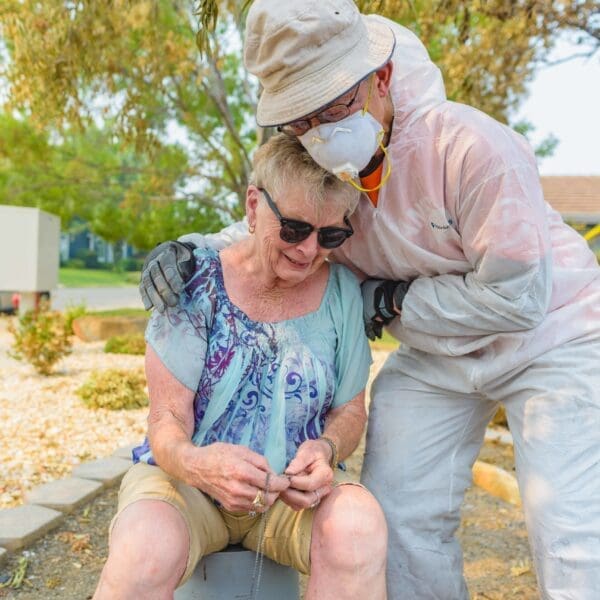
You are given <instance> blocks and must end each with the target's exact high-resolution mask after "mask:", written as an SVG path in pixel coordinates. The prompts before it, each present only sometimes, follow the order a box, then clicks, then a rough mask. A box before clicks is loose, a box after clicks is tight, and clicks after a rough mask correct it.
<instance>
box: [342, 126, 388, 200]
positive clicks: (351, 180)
mask: <svg viewBox="0 0 600 600" xmlns="http://www.w3.org/2000/svg"><path fill="white" fill-rule="evenodd" d="M384 135H385V132H384V131H383V129H382V130H381V133H380V136H379V147H380V148H381V150H382V151H383V158H384V160H386V162H387V169H386V170H385V174H384V176H383V177H382V178H381V181H380V182H379V183H378V184H377V185H376V186H375V187H374V188H365V187H362V186H361V185H359V184H358V183H356V181H354V179H349V180H348V183H349V184H350V185H351V186H352V187H353V188H355V189H357V190H358V191H359V192H365V193H369V192H376V191H377V190H378V189H380V188H381V187H383V186H384V185H385V183H386V182H387V180H388V179H389V178H390V175H391V174H392V161H391V160H390V156H389V154H388V151H387V149H386V147H385V146H384V145H383V144H382V139H383V136H384Z"/></svg>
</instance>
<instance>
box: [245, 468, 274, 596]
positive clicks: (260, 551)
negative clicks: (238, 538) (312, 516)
mask: <svg viewBox="0 0 600 600" xmlns="http://www.w3.org/2000/svg"><path fill="white" fill-rule="evenodd" d="M270 478H271V474H270V473H267V480H266V482H265V499H266V498H267V497H268V495H269V483H270ZM268 514H269V509H267V510H265V512H263V513H262V514H261V515H260V524H259V530H258V547H257V548H256V557H255V558H254V569H253V570H252V587H251V588H250V596H249V597H250V599H251V600H258V592H259V589H260V580H261V577H262V571H263V563H264V558H265V553H264V545H265V531H266V529H267V521H268Z"/></svg>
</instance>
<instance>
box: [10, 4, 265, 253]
mask: <svg viewBox="0 0 600 600" xmlns="http://www.w3.org/2000/svg"><path fill="white" fill-rule="evenodd" d="M220 4H221V6H220V7H221V16H222V19H223V20H222V22H221V23H220V24H218V26H217V31H216V32H214V31H210V32H208V37H209V39H210V45H211V52H210V54H209V55H207V56H205V57H204V59H202V58H201V57H200V55H199V53H198V49H197V47H196V43H195V33H194V25H193V22H194V16H193V1H190V0H128V2H126V3H125V2H122V1H117V2H82V3H76V4H73V3H67V4H65V3H56V2H42V3H35V4H34V5H32V4H30V3H20V2H17V1H15V2H10V3H9V4H8V6H7V8H6V9H5V10H4V11H1V10H0V28H1V30H2V33H3V35H4V37H5V39H6V40H7V51H8V58H9V61H8V65H7V67H6V68H5V69H4V71H5V75H6V78H7V80H8V82H9V85H10V98H9V105H8V107H9V109H11V110H12V109H16V110H18V111H20V112H22V113H23V114H28V115H30V118H31V119H32V120H35V122H36V123H37V124H39V125H41V126H42V127H48V126H49V127H51V128H55V129H57V130H58V131H60V134H61V135H62V136H68V135H69V133H70V132H72V131H75V130H77V131H89V130H90V129H92V128H93V127H94V126H98V125H99V124H101V125H102V126H103V130H104V132H105V134H106V140H107V142H111V141H112V140H115V143H116V144H117V145H118V146H120V148H121V150H124V149H125V148H130V149H131V152H130V155H129V159H128V160H127V161H125V162H123V161H120V162H121V165H122V168H121V169H120V170H115V169H101V170H99V176H100V177H102V178H103V179H105V180H106V182H107V183H106V184H105V185H99V186H98V187H96V188H95V190H96V191H97V194H98V196H102V195H104V194H106V193H107V192H108V193H109V194H110V192H111V191H112V190H111V187H112V184H113V183H115V182H116V183H119V182H118V178H119V175H121V176H123V177H125V178H127V177H130V176H131V175H132V174H135V173H139V172H140V171H144V172H145V173H146V175H145V176H144V177H142V178H140V179H139V180H136V181H135V183H134V184H133V185H131V186H129V187H128V188H127V194H126V195H125V197H124V198H122V202H123V205H117V206H116V207H115V205H114V204H110V205H109V206H108V208H107V203H106V202H104V201H103V200H102V199H100V201H99V202H98V203H96V204H97V207H96V208H95V209H94V210H93V219H92V220H93V222H94V226H93V231H94V232H96V233H98V234H99V235H101V236H102V237H104V238H105V239H108V240H110V239H111V238H110V237H108V236H109V235H116V234H117V232H119V230H120V229H122V227H123V224H127V223H134V221H135V219H134V218H132V215H131V214H129V210H130V209H133V210H134V211H135V214H136V216H138V217H141V216H144V214H145V212H146V211H145V210H142V209H143V208H144V207H145V208H148V206H149V205H150V206H152V208H153V209H154V208H155V206H154V205H157V206H160V208H161V209H162V212H163V214H162V215H161V218H160V219H156V220H153V219H151V220H150V221H151V222H152V224H155V222H156V221H160V220H161V219H162V218H163V217H164V216H165V215H166V216H169V217H171V216H174V218H176V219H177V218H182V216H183V218H185V219H188V220H192V219H194V221H195V222H197V221H198V216H201V215H202V216H203V217H204V222H203V224H204V225H205V227H204V228H199V227H198V226H197V225H196V226H194V229H195V230H199V231H200V230H201V231H207V230H211V229H207V228H208V227H213V226H214V224H215V222H216V221H217V220H218V219H220V218H223V217H225V218H236V217H238V216H239V215H240V212H241V208H242V206H243V200H244V195H245V187H246V182H247V178H248V174H249V171H250V158H249V153H250V151H251V150H252V148H253V146H254V144H255V141H256V131H255V125H254V119H253V114H254V109H255V94H256V86H255V85H254V84H252V83H250V82H249V80H248V77H247V74H246V73H245V72H244V70H243V67H242V65H241V53H240V49H241V35H242V31H243V16H241V15H240V14H239V11H238V9H237V6H236V5H237V3H236V2H226V3H225V2H223V3H220ZM214 25H215V23H214V21H211V26H214ZM91 40H93V43H91ZM174 137H176V138H177V139H178V140H180V141H179V142H178V143H175V142H173V141H172V140H173V138H174ZM88 149H89V148H88ZM98 149H103V150H105V152H106V156H105V158H106V162H109V159H110V154H111V151H110V143H109V144H103V145H100V146H98ZM89 150H91V152H92V156H95V155H96V154H97V153H98V150H97V149H96V150H95V149H93V148H91V149H89ZM112 154H113V157H114V160H115V162H119V160H118V158H126V157H125V156H124V154H123V152H121V154H120V155H119V154H117V155H116V156H115V155H114V152H113V153H112ZM75 156H79V157H81V156H87V154H85V153H82V152H79V153H76V154H75ZM140 159H141V160H140ZM82 162H83V161H82ZM90 162H91V163H93V162H95V161H85V163H84V164H83V165H82V164H81V163H80V164H79V165H78V166H79V167H81V168H83V169H85V167H86V164H89V163H90ZM90 166H91V165H90ZM191 183H193V186H192V185H189V184H191ZM192 190H193V191H192ZM174 192H177V193H174ZM88 204H89V203H88ZM169 204H178V206H177V207H176V209H174V208H169V207H168V205H169ZM161 205H164V206H161ZM91 206H92V205H91V204H90V208H91ZM123 209H124V210H123ZM173 213H174V214H173ZM203 213H204V214H203ZM86 218H87V217H86ZM101 224H104V226H105V227H104V229H105V231H104V233H102V232H101V229H102V226H101ZM145 225H146V226H147V225H148V223H145ZM220 225H222V223H220ZM179 231H181V229H179ZM142 234H143V232H142V231H138V233H137V237H138V238H142V239H143V240H144V243H147V241H146V237H144V236H143V235H142ZM121 236H122V232H121ZM165 237H169V236H165V235H164V233H162V232H161V233H160V235H158V236H156V235H155V236H154V237H153V241H154V242H155V243H156V241H159V240H162V239H164V238H165ZM156 238H158V239H156ZM123 239H125V238H123ZM127 239H129V238H127ZM135 245H136V246H137V247H139V248H149V247H151V246H142V245H140V243H139V242H137V243H135Z"/></svg>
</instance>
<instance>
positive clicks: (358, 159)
mask: <svg viewBox="0 0 600 600" xmlns="http://www.w3.org/2000/svg"><path fill="white" fill-rule="evenodd" d="M383 136H384V131H383V127H382V126H381V124H380V123H379V121H377V120H376V119H375V118H374V117H373V115H371V113H369V112H366V111H362V110H360V111H358V112H355V113H354V114H352V115H349V116H348V117H346V118H345V119H342V120H341V121H336V122H335V123H321V124H320V125H317V127H313V128H312V129H309V130H308V131H307V132H306V133H305V134H303V135H301V136H300V137H299V138H298V139H299V140H300V142H301V143H302V145H303V146H304V147H305V148H306V150H307V151H308V153H309V154H310V155H311V156H312V158H313V159H314V161H315V162H316V163H317V164H318V165H320V166H321V167H323V168H324V169H326V170H327V171H329V172H330V173H333V174H334V175H337V177H339V178H340V179H341V180H342V181H349V180H351V179H356V178H357V177H358V174H359V173H360V171H362V170H363V169H364V168H365V167H366V166H367V165H368V164H369V161H370V160H371V158H372V157H373V155H374V154H375V152H376V151H377V148H378V146H379V145H380V144H381V140H382V139H383Z"/></svg>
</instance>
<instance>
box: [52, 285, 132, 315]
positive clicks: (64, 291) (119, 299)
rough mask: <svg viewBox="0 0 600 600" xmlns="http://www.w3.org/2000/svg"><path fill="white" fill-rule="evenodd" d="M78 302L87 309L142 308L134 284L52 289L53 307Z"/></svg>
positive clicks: (62, 307)
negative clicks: (127, 285)
mask: <svg viewBox="0 0 600 600" xmlns="http://www.w3.org/2000/svg"><path fill="white" fill-rule="evenodd" d="M78 304H85V307H86V308H87V309H88V310H108V309H113V308H144V305H143V304H142V300H141V299H140V294H139V292H138V288H137V287H136V286H131V287H85V288H58V289H55V290H53V291H52V307H53V308H56V309H58V310H63V309H65V308H66V307H67V306H75V305H78Z"/></svg>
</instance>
